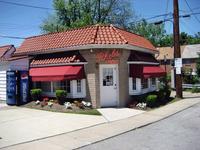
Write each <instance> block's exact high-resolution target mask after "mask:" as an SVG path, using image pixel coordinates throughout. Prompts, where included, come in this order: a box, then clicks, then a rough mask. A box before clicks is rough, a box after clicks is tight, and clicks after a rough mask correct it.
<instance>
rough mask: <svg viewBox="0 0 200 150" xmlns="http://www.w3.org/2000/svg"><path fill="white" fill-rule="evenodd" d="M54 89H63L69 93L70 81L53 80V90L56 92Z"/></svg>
mask: <svg viewBox="0 0 200 150" xmlns="http://www.w3.org/2000/svg"><path fill="white" fill-rule="evenodd" d="M56 90H65V91H67V93H70V81H57V82H53V92H56Z"/></svg>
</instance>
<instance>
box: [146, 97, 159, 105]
mask: <svg viewBox="0 0 200 150" xmlns="http://www.w3.org/2000/svg"><path fill="white" fill-rule="evenodd" d="M157 98H158V96H157V95H148V96H147V98H146V103H147V106H149V107H155V106H156V102H157Z"/></svg>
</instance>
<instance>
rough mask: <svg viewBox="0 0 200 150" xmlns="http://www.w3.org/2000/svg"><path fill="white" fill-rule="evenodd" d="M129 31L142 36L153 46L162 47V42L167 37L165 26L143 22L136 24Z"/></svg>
mask: <svg viewBox="0 0 200 150" xmlns="http://www.w3.org/2000/svg"><path fill="white" fill-rule="evenodd" d="M129 29H130V30H131V31H132V32H134V33H137V34H140V35H142V36H144V37H146V38H147V39H148V40H150V41H151V42H152V43H153V45H155V46H160V41H161V40H162V38H163V37H164V35H165V32H166V31H165V29H164V25H162V24H161V25H154V24H151V23H148V22H147V21H146V20H142V21H141V22H138V23H136V24H132V25H131V26H130V27H129Z"/></svg>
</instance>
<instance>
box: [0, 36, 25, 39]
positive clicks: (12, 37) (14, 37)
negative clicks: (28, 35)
mask: <svg viewBox="0 0 200 150" xmlns="http://www.w3.org/2000/svg"><path fill="white" fill-rule="evenodd" d="M0 37H1V38H9V39H25V37H19V36H7V35H0Z"/></svg>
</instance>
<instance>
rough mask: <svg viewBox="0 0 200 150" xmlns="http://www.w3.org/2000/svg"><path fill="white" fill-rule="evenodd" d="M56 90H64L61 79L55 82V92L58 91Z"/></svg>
mask: <svg viewBox="0 0 200 150" xmlns="http://www.w3.org/2000/svg"><path fill="white" fill-rule="evenodd" d="M56 90H62V89H61V87H60V81H57V82H53V92H56Z"/></svg>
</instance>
